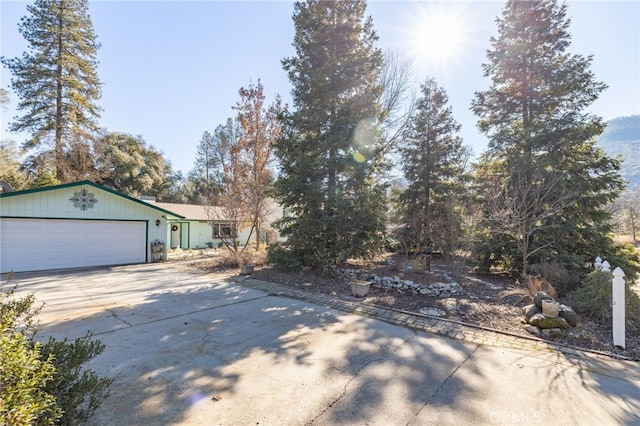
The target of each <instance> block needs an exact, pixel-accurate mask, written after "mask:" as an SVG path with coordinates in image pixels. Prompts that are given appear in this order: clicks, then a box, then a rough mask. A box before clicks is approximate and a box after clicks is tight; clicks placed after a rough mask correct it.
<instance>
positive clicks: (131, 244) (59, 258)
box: [0, 219, 146, 272]
mask: <svg viewBox="0 0 640 426" xmlns="http://www.w3.org/2000/svg"><path fill="white" fill-rule="evenodd" d="M1 221H2V222H1V227H0V233H1V244H0V268H1V270H2V272H8V271H10V270H13V271H15V272H18V271H36V270H45V269H61V268H75V267H84V266H100V265H119V264H128V263H143V262H145V261H146V225H145V223H144V222H133V221H132V222H120V221H94V220H57V219H56V220H52V219H1Z"/></svg>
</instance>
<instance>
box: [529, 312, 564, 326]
mask: <svg viewBox="0 0 640 426" xmlns="http://www.w3.org/2000/svg"><path fill="white" fill-rule="evenodd" d="M529 324H531V325H535V326H536V327H538V328H541V329H547V328H569V323H568V322H567V320H566V319H564V318H562V317H555V318H550V317H545V316H544V315H543V314H535V315H533V316H532V317H531V318H529Z"/></svg>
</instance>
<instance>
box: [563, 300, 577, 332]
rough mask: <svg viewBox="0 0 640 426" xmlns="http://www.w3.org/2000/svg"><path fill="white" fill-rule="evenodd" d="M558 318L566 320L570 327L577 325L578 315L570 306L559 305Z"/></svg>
mask: <svg viewBox="0 0 640 426" xmlns="http://www.w3.org/2000/svg"><path fill="white" fill-rule="evenodd" d="M560 317H562V318H564V319H565V320H567V322H568V323H569V325H570V326H571V327H575V326H577V325H578V314H576V313H575V311H574V310H573V309H571V307H570V306H567V305H563V304H560Z"/></svg>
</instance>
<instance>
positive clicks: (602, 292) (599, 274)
mask: <svg viewBox="0 0 640 426" xmlns="http://www.w3.org/2000/svg"><path fill="white" fill-rule="evenodd" d="M612 278H613V274H612V273H611V272H603V271H600V270H597V271H593V272H591V273H589V274H587V275H586V276H585V277H584V279H583V280H582V284H581V285H580V287H579V288H577V289H576V290H575V291H574V292H573V293H571V294H570V295H569V298H568V302H569V304H570V305H571V307H572V308H573V309H574V310H575V311H576V312H578V313H580V314H582V315H586V316H587V317H589V318H592V319H594V320H596V321H598V322H600V323H602V324H608V325H610V324H611V316H612V308H611V302H612V297H613V296H612V294H611V280H612ZM625 305H626V310H625V320H626V325H627V327H629V328H633V329H635V328H636V327H638V321H640V298H639V297H638V295H637V293H635V292H634V291H633V290H632V289H631V283H630V282H629V281H625Z"/></svg>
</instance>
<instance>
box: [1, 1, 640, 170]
mask: <svg viewBox="0 0 640 426" xmlns="http://www.w3.org/2000/svg"><path fill="white" fill-rule="evenodd" d="M27 4H29V2H26V1H7V0H2V1H0V52H1V54H2V55H3V56H5V57H16V56H20V55H21V54H22V52H23V51H26V50H27V48H28V46H27V44H26V42H25V40H24V38H23V37H22V36H21V35H20V33H19V32H18V26H17V23H18V22H19V20H20V18H21V17H22V16H25V15H26V14H27V11H26V6H27ZM567 4H568V16H569V17H570V18H571V20H572V23H571V26H570V27H569V31H570V33H571V36H572V44H571V46H570V47H569V51H570V52H571V53H576V54H580V55H584V56H588V55H593V62H592V65H591V70H592V71H593V72H594V73H595V76H596V78H597V79H598V80H600V81H604V82H605V83H606V84H607V85H608V86H609V88H608V89H607V90H606V91H605V92H604V93H603V94H602V95H601V96H600V98H599V99H598V100H597V101H596V102H595V103H594V104H593V105H592V107H591V109H590V110H591V112H592V113H594V114H597V115H599V116H601V117H603V118H604V119H605V120H610V119H612V118H615V117H619V116H629V115H636V114H640V1H639V0H626V1H608V0H607V1H588V0H580V1H569V2H568V3H567ZM503 6H504V2H498V1H492V0H491V1H489V0H486V1H483V0H475V1H457V0H448V1H435V0H429V1H426V0H423V1H413V2H410V1H401V0H397V1H381V0H370V1H369V3H368V8H367V14H368V15H370V16H371V17H372V19H373V24H374V28H375V30H376V32H377V34H378V36H379V40H378V47H380V48H381V49H382V50H383V51H392V52H397V53H398V54H399V55H401V56H402V57H403V58H405V59H406V60H410V61H411V62H412V69H413V81H414V85H413V86H414V88H415V90H416V91H417V90H418V87H419V84H420V83H421V82H424V81H425V80H426V79H427V78H429V77H433V78H435V80H436V81H437V83H438V84H439V85H441V86H443V87H444V89H445V90H446V91H447V93H448V95H449V103H450V105H451V107H452V111H453V116H454V118H455V119H456V120H457V121H458V122H459V123H460V124H461V125H462V130H461V131H460V133H459V135H460V136H461V137H462V138H463V140H464V143H465V144H466V145H468V146H470V147H471V149H472V150H473V152H474V153H475V155H479V154H480V153H482V152H483V151H484V150H485V149H486V146H487V139H486V137H485V136H484V135H482V134H480V133H479V132H478V130H477V128H476V122H477V117H475V116H474V115H473V113H472V112H471V111H470V109H469V108H470V105H471V100H472V99H473V97H474V92H476V91H479V90H485V89H486V88H487V87H488V86H489V83H490V81H489V79H488V78H485V77H483V73H482V68H481V65H482V64H483V63H485V62H486V50H487V49H488V48H490V42H489V39H490V37H491V36H492V35H497V31H496V25H495V19H496V18H497V17H499V16H500V15H501V12H502V9H503ZM89 13H90V15H91V19H92V21H93V25H94V30H95V33H96V35H97V37H98V42H99V43H101V48H100V49H99V51H98V58H97V59H98V61H99V65H98V75H99V77H100V79H101V81H102V83H103V86H102V98H101V99H100V100H99V102H98V105H99V106H100V107H101V108H102V112H101V118H100V120H99V123H100V125H101V126H102V127H103V128H105V129H107V130H108V131H114V132H124V133H129V134H132V135H136V136H138V135H139V136H141V137H142V138H143V139H144V140H145V141H146V142H147V143H148V144H150V145H152V146H154V147H155V148H156V149H158V150H160V151H161V152H162V153H163V154H164V157H165V158H166V159H167V160H169V161H170V162H171V164H172V166H173V168H174V170H176V171H178V170H180V171H182V172H183V173H184V174H185V175H186V174H187V173H188V172H189V171H190V170H191V169H192V168H193V164H194V159H195V151H196V146H197V144H198V141H199V140H200V138H201V137H202V134H203V132H204V131H209V132H212V131H213V130H215V128H216V127H217V126H218V125H220V124H224V123H225V122H226V120H227V118H230V117H234V116H235V111H234V110H233V109H232V107H233V106H234V105H235V104H236V103H237V102H238V101H239V99H240V97H239V94H238V90H239V89H240V88H241V87H247V86H248V85H250V84H251V83H252V82H253V83H256V82H257V80H258V79H260V81H261V82H262V85H263V86H264V91H265V94H266V97H267V99H266V100H267V102H268V103H270V102H272V101H273V100H274V99H275V96H276V94H279V95H280V96H281V97H282V99H283V101H284V102H285V103H287V104H289V105H291V95H290V92H291V84H290V82H289V80H288V77H287V75H286V73H285V71H284V70H283V69H282V65H281V61H282V59H283V58H286V57H292V56H294V54H295V51H294V49H293V47H292V42H293V37H294V28H293V20H292V15H293V2H290V1H193V2H187V1H109V0H102V1H92V2H90V6H89ZM10 79H11V74H10V73H9V71H8V70H7V69H5V68H4V67H3V68H2V72H1V79H0V87H2V88H4V89H7V90H9V92H10V93H9V94H10V101H11V102H10V105H9V108H8V110H7V111H2V117H1V125H2V129H1V130H2V132H1V133H0V138H1V139H2V140H15V141H16V142H18V143H21V142H23V141H24V140H25V139H26V138H27V136H28V135H26V134H13V133H8V131H7V126H8V123H9V122H10V121H11V119H12V118H13V117H15V116H16V115H17V114H20V112H17V111H15V109H14V107H15V105H16V104H17V102H18V100H17V97H16V96H15V94H13V93H12V92H11V91H10V86H9V84H10Z"/></svg>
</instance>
